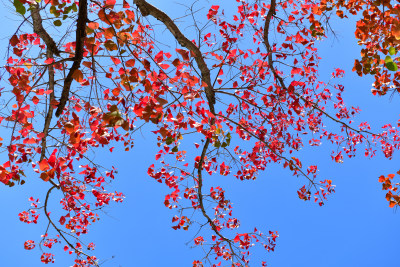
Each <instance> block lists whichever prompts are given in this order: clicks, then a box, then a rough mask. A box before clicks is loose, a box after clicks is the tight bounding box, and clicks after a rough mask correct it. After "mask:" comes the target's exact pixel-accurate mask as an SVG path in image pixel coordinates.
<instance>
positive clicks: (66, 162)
mask: <svg viewBox="0 0 400 267" xmlns="http://www.w3.org/2000/svg"><path fill="white" fill-rule="evenodd" d="M214 2H215V3H214V5H209V4H208V3H207V1H204V3H202V4H204V5H206V12H204V10H203V11H201V12H195V11H194V10H193V9H190V10H189V13H190V14H191V16H192V17H193V21H188V22H187V23H192V24H193V25H192V26H193V27H191V29H192V31H193V29H194V31H195V34H193V32H191V31H187V30H184V27H179V25H177V24H176V23H175V21H174V20H173V19H172V18H171V17H170V15H168V14H166V13H164V12H163V11H162V10H160V9H158V8H157V7H155V6H153V5H151V4H149V3H148V2H147V1H145V0H134V1H133V2H129V3H128V2H127V1H125V0H124V1H123V2H118V3H117V2H116V1H115V0H105V1H96V0H94V1H92V0H91V1H87V0H80V1H75V2H74V1H67V0H44V1H39V3H38V2H35V1H30V0H29V1H28V0H14V8H15V11H16V12H17V13H18V15H19V16H23V17H24V18H26V19H25V20H24V21H23V23H22V25H21V27H20V28H18V29H16V32H15V34H13V35H12V36H11V37H10V40H9V57H8V59H7V62H6V66H5V70H6V74H4V75H3V77H2V81H3V82H4V84H3V86H4V87H3V88H2V89H1V96H2V97H3V98H4V99H6V102H7V104H6V106H5V107H4V108H3V110H2V112H1V117H0V127H2V132H1V133H2V136H1V139H0V140H1V142H2V144H1V145H2V148H4V150H5V151H6V152H3V153H5V154H6V155H5V156H6V157H7V158H8V159H7V160H6V161H5V162H2V163H1V165H0V181H1V182H2V183H3V184H4V185H5V186H9V187H13V186H22V185H23V184H24V183H25V182H29V179H42V180H43V184H44V185H43V186H47V187H48V191H47V194H46V195H44V196H35V195H34V193H33V192H32V197H31V198H30V199H29V203H30V208H28V209H27V210H26V211H22V212H21V213H19V219H20V220H21V221H22V222H24V223H28V224H30V223H34V224H36V223H43V224H46V223H49V225H50V227H49V228H47V229H46V231H45V232H44V233H43V235H42V237H41V239H40V238H39V239H38V240H35V241H32V240H28V241H26V242H25V244H24V247H25V249H27V250H31V249H37V248H36V247H37V246H40V247H41V248H42V249H43V251H44V252H43V254H42V256H41V258H40V260H41V261H42V262H43V263H51V262H53V261H54V257H55V256H54V255H53V253H52V250H51V248H52V246H53V245H55V244H60V243H61V246H62V247H64V250H65V251H66V252H67V253H70V254H75V255H76V256H77V258H76V259H75V262H74V264H75V265H74V266H98V264H99V260H98V258H97V257H101V255H97V256H94V255H95V254H92V253H91V252H92V250H93V249H94V248H95V245H94V244H93V243H89V244H84V243H83V242H82V240H81V237H82V235H85V234H87V233H88V229H89V228H90V225H92V224H93V223H95V222H96V221H98V219H99V216H100V215H99V212H98V210H99V209H100V208H102V207H104V206H107V205H109V204H110V203H111V202H122V201H123V199H124V195H123V193H121V192H110V191H109V189H108V188H109V187H108V184H109V183H110V182H111V181H112V180H113V179H118V176H117V175H116V169H115V168H114V167H110V168H109V169H105V168H103V167H102V166H101V165H100V164H99V162H96V161H94V160H93V152H92V151H94V153H96V151H98V149H100V148H103V147H106V148H108V151H109V153H112V152H113V149H114V147H115V146H120V147H123V148H124V149H125V150H126V151H129V150H133V151H135V147H134V138H135V135H136V134H137V131H138V130H139V129H141V128H142V127H143V129H144V131H147V133H146V134H149V135H156V138H157V143H156V144H155V146H157V147H158V148H159V149H158V150H159V151H158V153H157V154H156V155H155V160H154V162H153V163H151V164H149V166H148V172H147V174H148V176H149V177H151V178H152V179H154V180H155V181H157V182H159V183H162V184H164V185H165V186H167V187H168V188H169V190H170V191H169V193H168V194H167V195H166V196H165V201H164V204H165V206H166V207H167V208H169V209H173V210H174V211H175V215H174V216H173V218H172V225H171V226H172V228H173V229H175V230H178V229H181V230H188V228H189V227H198V228H199V229H198V230H199V231H198V232H197V235H196V237H195V238H194V239H193V245H194V246H197V247H203V249H204V251H206V253H205V254H204V258H202V259H195V260H194V261H193V266H220V264H223V265H226V264H228V265H231V266H250V264H251V261H250V254H251V252H250V251H251V248H252V247H253V246H255V245H260V246H262V247H264V248H265V250H266V251H274V248H275V244H276V242H277V241H278V236H279V235H278V233H277V232H276V231H274V229H262V231H260V230H259V229H257V228H254V229H251V230H249V229H241V228H240V220H239V219H238V218H236V217H235V215H234V212H233V205H232V203H231V202H230V200H229V191H228V190H227V191H225V189H224V188H221V187H219V186H212V187H207V186H204V181H205V179H208V178H209V177H210V176H212V175H214V176H218V175H222V176H230V177H231V178H232V179H238V180H254V179H256V178H257V175H259V174H260V172H262V171H263V170H265V169H267V168H268V166H269V165H270V164H279V165H281V166H282V167H283V168H286V169H287V170H289V171H290V172H291V173H292V174H293V175H295V176H300V177H302V178H303V180H304V186H302V187H300V188H299V189H298V191H297V194H298V197H299V198H300V199H302V200H305V201H308V200H310V201H312V202H316V203H317V204H318V205H320V206H322V205H323V204H324V203H325V201H326V200H327V197H328V196H329V195H330V194H332V193H334V191H335V186H334V185H333V182H332V180H329V179H325V178H320V177H318V167H317V163H318V162H315V164H313V165H310V166H306V165H305V164H303V163H302V161H301V153H300V149H301V148H302V147H304V146H320V145H321V143H326V144H327V145H328V146H330V147H331V148H332V153H331V155H327V157H331V158H332V160H333V161H335V162H337V163H341V162H343V161H344V160H345V159H346V158H351V157H353V156H355V155H356V154H357V152H358V151H357V150H361V151H359V154H361V155H365V156H367V157H373V156H374V155H375V154H376V153H377V151H381V152H383V154H384V155H385V157H387V158H389V159H390V158H391V157H392V155H393V153H394V150H396V149H398V148H399V145H400V137H399V131H398V130H397V128H395V127H393V126H392V125H390V124H386V125H384V126H383V127H382V131H381V132H372V131H371V127H370V126H369V124H368V122H363V123H361V124H359V125H355V123H352V120H353V118H354V117H355V116H356V115H357V114H358V113H359V112H360V110H359V109H358V108H357V107H351V106H346V105H345V103H344V100H343V98H342V93H343V92H344V90H345V88H344V86H343V85H341V84H340V78H341V77H343V75H344V71H342V70H341V69H332V74H331V79H330V80H329V81H323V80H320V77H319V74H318V69H319V62H320V60H323V59H321V58H320V57H319V55H318V41H319V40H320V39H323V38H329V37H330V33H329V31H328V29H329V23H330V22H329V20H330V18H331V17H332V16H338V17H340V18H342V19H345V18H346V17H349V16H353V15H359V16H361V18H360V20H359V21H358V22H357V29H356V32H355V35H356V38H357V39H358V40H359V44H360V45H361V58H356V59H355V64H354V71H356V72H357V74H359V75H360V76H361V75H374V77H375V83H374V88H373V90H372V93H373V94H379V95H384V94H386V93H388V92H400V89H399V88H400V86H399V84H398V83H399V82H398V81H399V77H398V75H399V72H397V70H398V67H397V62H398V58H397V57H396V54H397V51H398V50H399V45H400V21H399V14H400V5H398V4H393V3H392V2H393V1H379V0H378V1H364V0H363V1H361V0H360V1H358V0H354V1H346V2H345V1H326V0H323V1H311V0H305V1H296V0H290V1H282V2H276V0H271V1H270V2H268V1H266V2H264V1H247V0H237V1H233V0H232V1H231V3H230V4H229V5H234V13H233V15H232V14H230V15H225V9H228V8H229V9H232V6H229V7H228V6H226V7H224V6H223V5H222V3H221V6H220V5H219V3H218V2H219V1H214ZM225 2H226V1H225ZM192 7H193V6H192ZM227 13H229V12H227ZM44 18H47V19H46V20H45V19H44ZM155 20H158V21H159V23H161V26H160V25H158V26H157V27H152V26H151V25H152V24H151V23H149V21H155ZM28 22H29V23H28ZM54 31H57V32H58V33H62V36H63V37H62V38H58V37H54V38H53V36H58V35H52V32H54ZM161 35H163V36H167V35H168V37H163V38H169V40H172V41H171V42H170V43H171V44H172V45H168V46H167V45H163V43H162V42H160V40H158V38H159V37H158V36H161ZM56 38H57V39H56ZM192 38H195V39H192ZM355 57H356V56H355ZM327 122H329V124H332V123H333V124H336V125H337V127H336V128H332V129H331V127H325V125H326V123H327ZM193 143H194V145H193ZM102 151H104V150H102ZM116 167H120V168H123V167H124V166H116ZM28 173H29V174H32V175H29V176H28V175H27V174H28ZM33 174H34V175H33ZM393 176H394V175H389V176H388V177H386V178H385V177H384V176H382V177H380V178H379V182H381V183H382V185H383V189H384V190H390V191H389V192H388V194H387V196H386V198H387V200H388V201H389V203H390V206H391V207H393V206H396V205H400V197H399V196H398V195H396V192H397V186H398V184H393V183H392V178H393ZM27 177H29V179H28V178H27ZM10 190H12V188H10ZM56 190H58V191H59V192H62V195H63V197H62V198H61V199H59V200H54V198H50V195H51V194H52V192H54V191H56ZM49 201H54V202H55V203H59V204H58V205H59V206H58V207H59V210H58V211H57V213H56V212H54V213H52V212H51V210H49ZM205 203H207V205H206V204H205ZM209 203H212V205H211V206H210V205H209ZM193 212H196V214H198V215H199V216H200V218H201V220H202V221H201V224H199V225H201V226H196V224H192V221H191V220H192V219H191V218H192V217H191V214H192V213H193ZM53 214H61V215H57V216H56V215H53ZM39 215H40V216H39ZM165 221H166V222H167V221H168V220H167V218H166V220H165ZM221 262H222V263H221ZM262 265H263V266H264V265H266V263H265V262H263V263H262Z"/></svg>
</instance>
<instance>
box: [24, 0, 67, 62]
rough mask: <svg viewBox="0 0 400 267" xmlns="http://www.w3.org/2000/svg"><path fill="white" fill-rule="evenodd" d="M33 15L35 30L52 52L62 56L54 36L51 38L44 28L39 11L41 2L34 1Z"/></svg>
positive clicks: (32, 6)
mask: <svg viewBox="0 0 400 267" xmlns="http://www.w3.org/2000/svg"><path fill="white" fill-rule="evenodd" d="M31 16H32V21H33V32H34V33H36V34H37V35H39V37H40V38H41V39H42V40H43V42H44V43H45V44H46V47H47V49H48V50H50V51H51V53H53V54H55V55H57V56H60V50H58V48H57V45H56V43H55V42H54V40H53V38H51V37H50V35H49V34H48V33H47V31H46V30H45V29H44V28H43V24H42V17H41V16H40V12H39V4H38V3H36V2H33V4H32V5H31Z"/></svg>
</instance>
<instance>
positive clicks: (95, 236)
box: [0, 1, 400, 267]
mask: <svg viewBox="0 0 400 267" xmlns="http://www.w3.org/2000/svg"><path fill="white" fill-rule="evenodd" d="M167 2H169V1H153V3H154V4H155V5H157V6H158V7H160V8H162V9H163V10H165V12H167V13H168V14H169V15H170V16H171V17H179V16H181V13H180V10H181V9H180V8H179V6H178V5H172V4H170V3H167ZM210 2H212V1H210ZM222 2H228V1H222ZM5 12H7V10H6V9H1V10H0V14H1V15H2V17H3V22H4V21H7V22H6V23H7V27H4V28H3V29H2V30H1V33H0V38H1V40H0V48H1V49H0V52H1V55H3V54H4V48H5V46H6V40H5V39H3V38H4V37H7V36H10V35H11V33H12V32H13V31H14V29H15V27H16V25H17V24H16V23H15V22H12V21H10V20H9V19H10V18H12V17H13V16H12V15H10V14H5ZM332 27H333V28H334V29H336V30H337V33H338V39H336V40H334V39H333V38H330V39H328V40H326V41H324V42H322V43H321V46H320V56H321V57H322V61H321V70H320V73H321V76H325V75H326V77H329V76H330V73H331V72H332V71H333V69H334V68H337V67H341V68H343V69H344V70H345V71H346V75H345V78H344V79H342V80H341V81H340V82H341V83H342V84H343V85H344V86H345V90H346V93H345V94H344V99H345V101H346V103H347V104H348V105H355V106H359V107H360V108H361V110H362V112H361V114H360V116H358V119H357V120H359V121H365V120H367V121H369V122H370V124H371V125H372V126H373V128H374V129H379V126H381V125H383V124H385V123H388V122H390V123H392V124H395V123H396V122H397V120H398V119H399V114H400V110H399V105H398V102H399V97H398V96H395V97H394V98H393V99H392V100H390V99H389V97H376V96H373V95H372V94H371V93H370V88H371V83H372V80H371V79H370V78H369V77H362V78H360V77H358V76H356V74H355V73H353V72H352V71H351V69H352V66H353V61H354V58H356V57H358V56H359V50H360V47H359V46H358V45H357V44H356V41H355V39H354V27H355V23H354V21H349V20H335V21H334V22H333V24H332ZM2 60H3V58H2ZM328 126H329V124H328ZM155 140H156V139H155V136H154V135H153V134H147V133H145V132H144V133H143V135H137V137H136V144H135V148H134V149H133V150H131V151H130V152H122V151H118V150H119V149H118V148H116V150H115V152H114V153H113V154H112V155H109V154H107V153H101V152H100V151H99V152H97V155H96V158H97V159H98V160H99V161H101V162H106V163H108V164H113V165H115V166H117V167H118V169H119V173H118V176H117V178H116V180H115V182H114V183H113V185H112V187H113V190H118V191H123V192H124V193H125V195H126V200H125V202H124V203H123V204H118V205H113V206H112V207H111V208H109V209H108V210H106V211H107V214H104V215H101V216H102V219H101V220H100V222H99V223H97V224H96V225H94V226H93V227H92V228H91V231H90V234H89V237H88V238H89V239H90V240H94V241H95V243H96V245H97V249H96V250H95V252H96V255H97V256H98V257H99V258H101V259H102V260H106V261H105V262H104V264H103V265H102V266H104V267H114V266H123V267H131V266H149V267H152V266H191V263H192V261H193V260H194V259H199V258H201V257H202V252H201V251H200V250H199V249H192V248H190V245H186V244H185V243H186V242H188V241H190V240H191V238H192V235H193V232H190V231H189V232H184V231H175V230H173V229H172V228H171V218H172V216H173V215H175V213H174V211H171V210H168V209H166V208H165V207H164V204H163V202H164V195H165V194H166V193H167V191H166V189H165V188H164V187H165V186H164V185H161V184H159V183H157V182H155V181H154V180H152V179H151V178H149V177H148V176H147V174H146V172H147V168H148V166H149V165H150V164H151V162H153V161H154V155H155V153H156V152H157V151H158V149H157V147H156V146H155ZM120 150H121V149H120ZM331 150H332V147H329V146H324V145H323V146H322V147H320V148H312V149H311V148H305V149H304V150H303V152H302V158H303V160H304V161H305V162H309V163H312V162H317V163H318V167H319V170H320V172H319V176H320V177H321V178H322V177H323V178H326V179H332V180H333V183H334V184H335V185H336V186H337V187H336V193H335V194H334V195H332V196H331V197H330V198H329V201H328V202H327V203H326V205H325V206H323V207H319V206H318V205H316V204H313V203H311V202H304V201H302V200H299V199H298V197H297V194H296V190H297V189H298V188H299V186H300V185H302V184H303V183H304V180H302V179H301V178H296V177H293V176H291V174H290V172H288V171H287V170H283V169H282V168H281V167H280V166H272V167H270V168H269V169H268V170H267V171H265V172H264V173H262V174H261V175H260V176H259V178H258V179H257V180H256V181H244V182H243V181H237V180H235V179H234V178H233V177H219V176H216V177H213V178H212V181H211V182H213V183H215V184H221V185H224V187H225V189H226V191H227V192H226V194H227V196H228V197H229V198H230V199H231V201H232V202H233V203H234V214H235V215H236V216H237V217H238V218H241V222H242V228H241V229H243V230H245V229H252V228H253V227H254V226H257V228H259V229H262V230H264V231H265V232H266V231H268V230H274V231H278V232H279V234H280V237H279V238H278V240H277V247H276V251H275V252H273V253H269V254H266V253H265V252H264V251H263V250H255V254H254V255H253V257H252V260H253V262H254V263H258V262H259V261H260V260H264V259H267V262H268V263H269V266H285V267H291V266H293V267H294V266H296V267H303V266H312V267H313V266H315V267H317V266H318V267H331V266H332V267H333V266H335V267H337V266H351V267H357V266H363V267H368V266H371V267H372V266H374V267H375V266H385V265H388V266H398V259H397V257H396V256H395V255H397V253H398V246H397V240H399V238H400V230H399V227H398V226H399V223H400V217H399V214H398V213H396V212H395V210H394V209H390V208H389V207H388V203H387V202H386V200H385V199H384V196H385V193H384V192H383V191H382V190H381V185H380V184H379V183H378V177H379V176H380V175H381V174H388V173H394V172H396V171H397V170H399V169H400V168H399V164H398V162H399V156H398V154H399V153H395V156H394V158H393V160H391V161H389V160H387V159H385V158H384V157H383V155H382V154H381V153H378V156H377V157H375V158H374V159H372V160H369V159H366V158H363V156H362V153H360V155H359V156H358V157H356V158H355V159H345V161H344V163H342V164H338V163H334V162H332V161H331V159H330V152H331ZM305 162H303V164H305ZM29 178H31V179H27V180H28V181H27V184H25V185H24V186H17V187H14V188H11V189H10V188H8V187H4V186H3V187H0V203H2V214H1V217H2V220H1V223H0V226H1V228H2V229H3V231H2V236H1V237H2V241H3V242H1V243H0V251H1V253H0V255H2V258H1V262H2V265H4V266H16V267H19V266H33V267H36V266H42V265H43V264H41V263H40V260H39V257H40V256H39V255H40V253H39V251H38V250H33V251H26V250H24V249H23V243H24V241H25V240H27V239H34V240H38V239H39V237H40V234H42V233H43V231H44V229H45V227H46V225H44V224H38V225H25V224H23V223H21V222H20V221H19V219H18V213H19V212H20V211H22V210H25V209H26V208H27V207H28V202H27V199H28V197H30V196H34V197H40V198H41V199H42V200H43V199H44V195H43V194H44V192H45V190H46V189H47V187H48V184H45V183H43V182H42V181H40V180H39V179H38V178H37V177H35V176H32V177H29ZM110 191H112V190H110ZM54 199H55V200H56V199H57V196H56V194H55V195H54ZM63 246H64V245H62V246H58V248H57V247H56V248H55V249H54V252H55V253H56V263H55V264H53V265H52V266H55V267H59V266H60V267H62V266H69V265H70V263H72V260H71V257H69V256H67V255H66V253H64V252H63V251H62V247H63Z"/></svg>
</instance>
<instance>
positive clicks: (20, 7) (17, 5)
mask: <svg viewBox="0 0 400 267" xmlns="http://www.w3.org/2000/svg"><path fill="white" fill-rule="evenodd" d="M14 7H15V10H16V11H17V12H18V13H19V14H21V15H25V13H26V8H25V7H24V5H23V4H22V3H21V2H20V1H19V0H14Z"/></svg>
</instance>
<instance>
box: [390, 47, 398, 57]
mask: <svg viewBox="0 0 400 267" xmlns="http://www.w3.org/2000/svg"><path fill="white" fill-rule="evenodd" d="M389 54H390V55H391V56H393V55H394V54H396V48H394V47H390V48H389Z"/></svg>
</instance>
